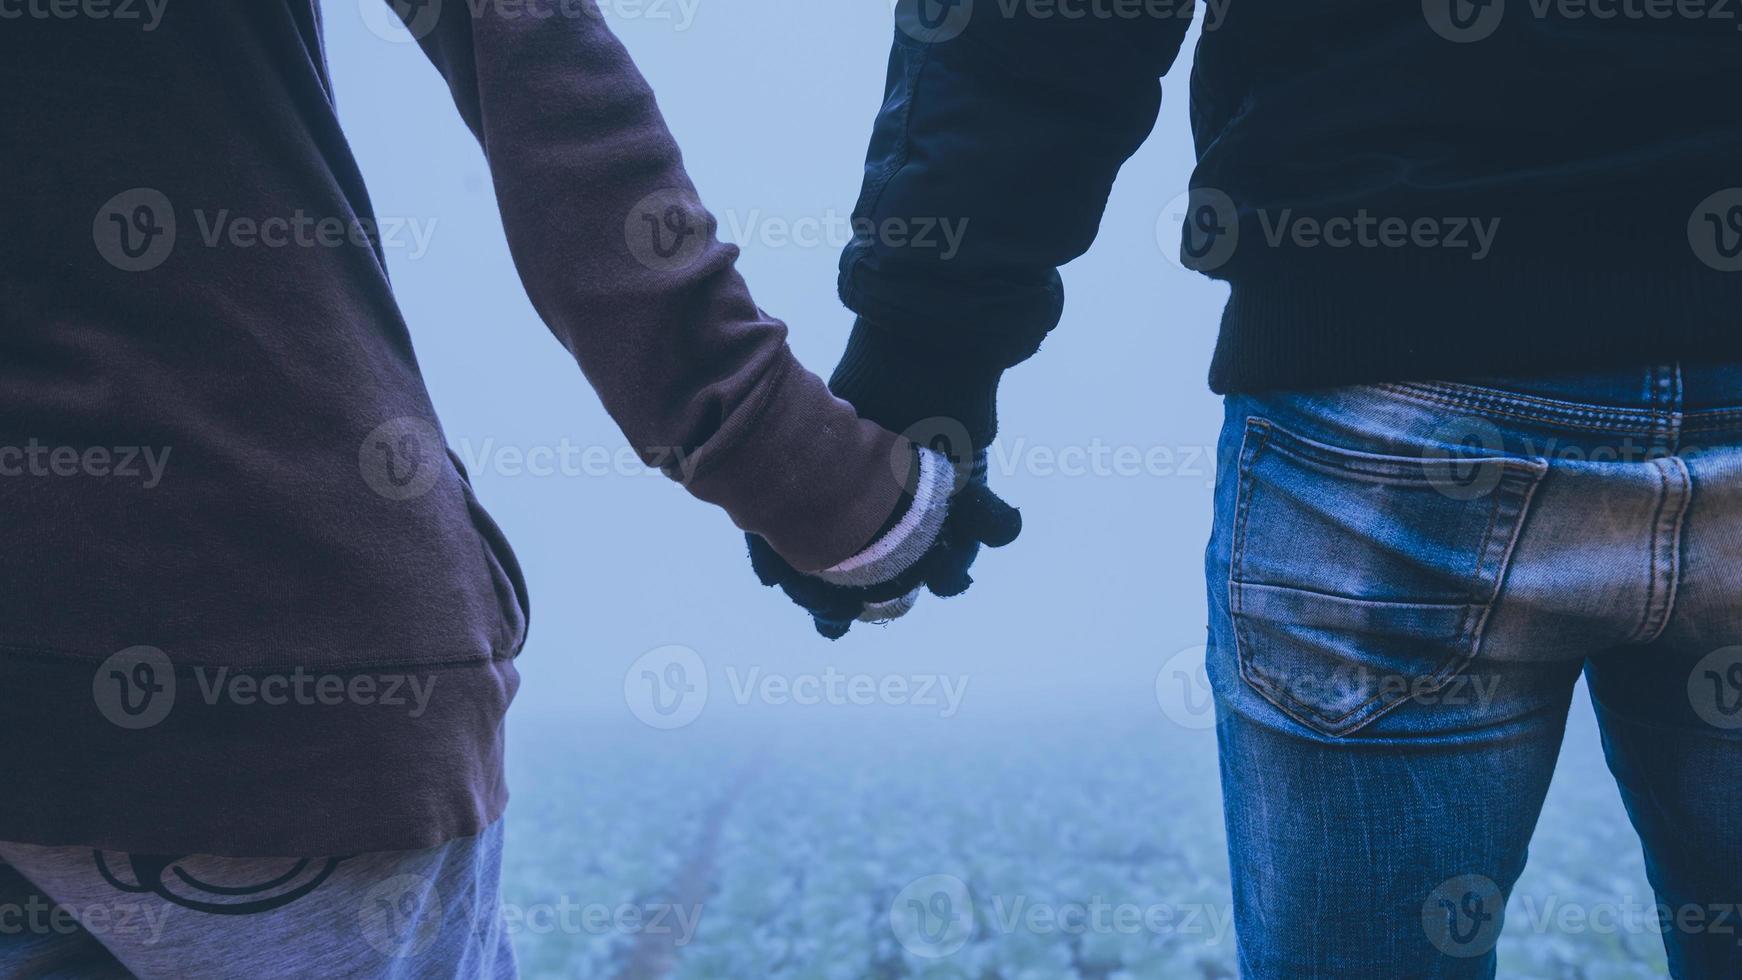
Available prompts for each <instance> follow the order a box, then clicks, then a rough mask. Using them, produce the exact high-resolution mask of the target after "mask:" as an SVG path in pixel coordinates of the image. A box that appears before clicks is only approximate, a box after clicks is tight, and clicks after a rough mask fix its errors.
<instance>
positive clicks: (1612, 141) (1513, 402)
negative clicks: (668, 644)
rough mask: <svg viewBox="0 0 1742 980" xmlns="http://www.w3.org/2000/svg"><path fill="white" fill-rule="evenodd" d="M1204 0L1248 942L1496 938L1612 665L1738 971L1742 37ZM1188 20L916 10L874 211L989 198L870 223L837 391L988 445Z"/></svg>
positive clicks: (1650, 840) (903, 422) (1672, 931)
mask: <svg viewBox="0 0 1742 980" xmlns="http://www.w3.org/2000/svg"><path fill="white" fill-rule="evenodd" d="M1199 13H1200V14H1201V17H1200V18H1199V19H1201V20H1202V21H1203V30H1202V35H1201V40H1200V42H1199V43H1198V47H1197V54H1196V61H1195V65H1194V67H1193V71H1192V78H1191V100H1192V105H1191V122H1192V127H1193V135H1194V137H1195V139H1196V144H1197V150H1198V164H1197V169H1196V172H1195V174H1194V176H1193V179H1192V182H1191V187H1190V189H1189V191H1188V192H1187V193H1184V194H1182V195H1180V197H1179V198H1178V199H1177V200H1176V202H1175V204H1174V205H1173V206H1171V207H1170V209H1169V214H1168V215H1167V216H1166V217H1167V218H1169V219H1171V221H1172V222H1173V224H1174V225H1175V226H1176V227H1177V231H1178V233H1179V242H1180V247H1179V251H1180V255H1181V260H1182V261H1183V262H1184V264H1186V265H1187V266H1188V267H1190V268H1193V269H1196V270H1198V271H1201V272H1204V273H1206V274H1208V275H1211V276H1213V277H1214V278H1217V279H1219V280H1222V281H1224V282H1226V283H1227V284H1228V286H1229V290H1230V293H1229V299H1228V304H1227V307H1226V311H1225V313H1224V316H1223V319H1222V325H1221V333H1220V337H1219V340H1218V343H1217V348H1216V353H1215V358H1214V361H1213V363H1212V365H1211V368H1210V384H1211V387H1212V388H1213V389H1214V390H1216V391H1217V392H1219V393H1222V394H1223V395H1225V396H1226V409H1227V421H1226V425H1225V428H1224V430H1223V434H1222V437H1221V443H1220V450H1219V464H1220V469H1219V471H1218V482H1217V488H1216V520H1215V530H1214V534H1213V538H1212V541H1211V543H1210V547H1209V550H1208V554H1207V561H1206V574H1207V578H1208V586H1209V589H1208V594H1209V634H1210V645H1209V654H1208V669H1209V675H1210V680H1211V684H1212V687H1213V689H1214V692H1215V696H1216V706H1217V732H1218V739H1219V747H1220V752H1221V770H1222V784H1223V793H1224V798H1225V809H1226V817H1227V830H1228V844H1229V856H1230V862H1231V865H1232V873H1233V881H1234V908H1235V915H1236V919H1235V922H1236V928H1237V933H1238V944H1239V961H1240V968H1241V971H1242V974H1243V975H1244V976H1246V977H1250V978H1264V980H1268V978H1288V980H1305V978H1327V980H1328V978H1338V980H1346V978H1396V977H1410V978H1463V977H1490V976H1493V975H1494V974H1495V970H1496V957H1495V952H1494V950H1495V944H1496V941H1497V938H1498V936H1499V934H1500V931H1501V928H1502V926H1503V923H1504V912H1505V905H1506V901H1507V898H1508V896H1509V894H1510V892H1511V889H1512V887H1513V885H1514V883H1515V882H1516V881H1517V880H1518V876H1519V873H1520V871H1521V870H1522V869H1523V867H1524V863H1525V854H1526V850H1527V846H1528V844H1529V840H1530V836H1531V831H1532V829H1533V827H1534V825H1535V822H1536V819H1537V816H1538V812H1539V810H1540V808H1541V804H1542V800H1543V795H1544V793H1545V791H1546V790H1547V788H1548V785H1549V779H1550V776H1551V774H1552V772H1553V769H1554V764H1555V757H1556V753H1557V751H1558V747H1559V745H1560V741H1561V736H1562V732H1563V727H1564V724H1565V720H1566V716H1567V710H1568V706H1569V703H1570V699H1571V697H1572V694H1573V690H1574V685H1575V682H1576V681H1577V680H1578V678H1579V677H1580V676H1581V674H1583V675H1585V676H1586V677H1587V678H1588V680H1589V687H1590V691H1591V694H1592V697H1593V699H1594V700H1595V704H1596V709H1597V716H1598V718H1599V720H1600V722H1601V726H1602V731H1603V739H1604V747H1605V750H1606V752H1607V755H1608V759H1609V764H1610V767H1611V769H1612V770H1613V773H1614V776H1615V779H1616V781H1617V783H1618V784H1619V785H1620V787H1621V790H1622V795H1623V798H1624V799H1625V801H1626V804H1627V808H1628V812H1629V813H1630V814H1631V816H1632V819H1633V822H1634V824H1635V826H1636V828H1637V830H1638V833H1639V836H1640V839H1641V841H1642V842H1643V844H1644V847H1645V852H1646V859H1647V860H1646V864H1647V869H1648V872H1649V877H1650V880H1651V883H1652V885H1653V887H1654V888H1655V889H1656V892H1657V900H1658V909H1657V914H1656V919H1657V922H1658V924H1659V925H1660V926H1661V928H1662V931H1663V937H1664V943H1665V946H1666V948H1667V950H1668V956H1669V963H1670V968H1671V971H1672V972H1673V973H1674V974H1675V976H1677V977H1681V978H1700V980H1706V978H1713V980H1715V978H1734V977H1738V976H1742V943H1739V941H1738V940H1739V939H1742V935H1739V934H1742V922H1738V910H1739V909H1742V565H1739V564H1738V561H1737V558H1738V557H1739V556H1742V169H1738V166H1737V161H1739V160H1742V103H1738V102H1737V100H1735V99H1734V98H1732V97H1731V96H1730V95H1729V94H1727V93H1728V92H1729V91H1731V90H1732V86H1730V85H1727V84H1726V83H1725V82H1724V81H1723V80H1722V78H1721V77H1720V76H1721V75H1723V74H1725V73H1727V72H1732V71H1733V66H1734V65H1735V64H1737V62H1738V58H1739V57H1742V35H1739V34H1738V33H1737V32H1736V31H1735V30H1734V25H1733V24H1732V23H1731V22H1730V21H1729V20H1728V19H1726V18H1722V17H1705V16H1701V15H1700V14H1699V13H1698V12H1693V11H1690V10H1688V9H1686V8H1679V9H1676V10H1667V11H1666V10H1662V9H1660V10H1658V11H1655V12H1651V11H1642V10H1635V11H1633V12H1631V13H1628V14H1625V15H1620V16H1613V17H1609V16H1604V17H1598V16H1588V15H1587V14H1589V11H1586V10H1584V9H1583V8H1582V7H1581V8H1579V9H1574V8H1572V7H1570V6H1566V5H1562V6H1555V5H1540V4H1531V5H1528V6H1527V5H1522V4H1513V5H1506V4H1501V3H1486V4H1482V3H1467V2H1464V0H1427V2H1425V3H1421V4H1407V3H1405V4H1399V3H1381V2H1378V0H1333V2H1328V3H1315V4H1300V3H1284V2H1280V0H1269V2H1266V0H1255V2H1250V3H1235V4H1232V5H1226V4H1210V5H1207V6H1205V7H1204V8H1203V9H1202V10H1201V11H1199ZM1192 16H1193V9H1192V5H1191V4H1190V3H1169V2H1158V3H1129V4H1118V3H1101V4H1091V3H1070V2H1063V3H1058V4H1052V3H1048V4H1031V3H1020V2H1017V3H1005V2H999V3H991V2H984V0H983V2H979V3H975V2H973V0H901V2H899V3H898V4H897V5H896V18H897V26H898V28H899V29H898V31H897V34H896V38H895V45H894V50H893V54H892V56H891V59H890V65H889V75H888V83H887V90H886V93H885V98H884V101H883V106H882V109H881V112H880V113H879V115H878V116H877V119H876V123H875V127H874V130H873V135H872V140H871V147H870V153H869V156H868V159H867V164H866V171H865V182H864V190H863V193H862V195H861V198H860V201H859V204H858V208H857V210H856V213H855V223H856V226H857V227H861V228H877V227H881V226H882V225H883V223H884V222H886V221H891V220H897V219H899V220H906V221H909V222H915V221H920V220H924V219H927V218H930V219H933V220H935V219H938V218H948V219H950V220H953V221H957V222H965V223H966V228H967V231H966V234H965V235H964V236H963V239H962V241H961V243H960V247H959V248H958V249H956V250H955V251H954V252H953V253H952V254H949V255H945V254H942V253H941V252H940V251H939V250H937V249H928V248H925V247H923V245H920V244H915V243H906V242H892V241H889V240H887V239H885V238H879V237H878V236H876V235H872V234H866V235H862V236H860V237H859V238H857V239H856V240H855V241H854V242H853V243H852V245H851V246H850V247H849V248H848V249H847V251H846V253H845V255H844V256H843V258H842V262H841V277H840V288H841V295H842V298H843V299H844V301H845V302H846V303H847V305H848V306H850V307H851V308H852V309H853V310H855V311H856V312H857V313H858V314H859V320H858V323H857V325H856V326H855V328H854V331H853V334H852V336H851V338H850V340H849V342H848V345H847V351H846V353H845V355H844V357H843V359H842V361H841V364H840V365H839V367H838V368H837V369H836V371H835V374H834V377H833V379H832V381H831V387H832V388H833V390H834V391H835V393H836V394H838V395H840V396H842V397H843V398H845V399H847V400H848V401H850V402H851V403H852V404H853V405H854V406H855V407H856V408H858V410H859V411H860V413H861V414H862V415H863V416H864V417H866V418H868V419H871V420H873V421H876V422H878V423H879V424H881V425H883V426H885V427H886V428H888V429H890V430H892V431H899V432H906V433H908V434H909V435H911V436H913V437H915V438H916V439H918V440H919V441H921V442H925V443H927V444H932V445H939V446H946V447H948V449H949V450H950V453H951V456H952V458H953V459H954V460H955V461H956V462H957V463H958V465H959V466H961V467H963V468H968V467H971V464H972V463H973V461H974V460H975V459H976V458H977V457H978V456H979V455H980V454H981V453H983V452H984V451H985V447H986V446H987V445H988V444H989V442H990V441H991V440H992V439H993V437H994V436H995V434H996V432H997V416H996V408H995V406H996V393H997V387H998V383H999V379H1000V377H1001V376H1002V374H1003V372H1004V371H1005V370H1007V369H1008V368H1011V367H1013V366H1014V365H1016V364H1018V363H1020V362H1021V361H1023V360H1024V359H1026V358H1028V357H1029V356H1031V355H1033V354H1034V353H1035V352H1036V351H1037V350H1038V348H1039V347H1040V345H1041V342H1042V341H1043V340H1044V338H1045V336H1046V334H1047V332H1048V331H1049V330H1050V329H1052V327H1053V326H1054V325H1055V324H1056V323H1057V322H1058V319H1059V314H1060V310H1061V308H1062V304H1063V288H1062V280H1061V278H1060V276H1059V273H1058V267H1059V266H1062V265H1064V264H1065V263H1067V262H1069V261H1070V260H1071V259H1073V258H1075V257H1077V256H1078V255H1080V254H1082V252H1083V251H1085V250H1086V249H1087V248H1088V246H1089V244H1090V242H1091V241H1092V240H1093V238H1094V236H1095V232H1096V226H1097V224H1098V222H1099V219H1100V214H1101V211H1102V209H1103V208H1104V207H1105V205H1106V201H1107V195H1108V190H1109V188H1110V187H1111V185H1112V182H1113V179H1114V177H1115V175H1116V174H1117V172H1118V171H1119V169H1120V167H1121V165H1122V164H1123V163H1124V161H1125V160H1126V158H1127V157H1129V156H1130V155H1131V153H1132V152H1133V151H1135V150H1136V148H1137V147H1138V146H1139V145H1140V144H1141V143H1142V142H1143V140H1144V139H1145V138H1146V137H1147V135H1148V133H1149V130H1150V127H1151V126H1152V125H1153V124H1154V121H1155V119H1156V115H1157V111H1158V107H1159V104H1160V94H1161V92H1160V85H1159V79H1160V77H1161V76H1162V75H1163V74H1164V73H1165V72H1167V70H1168V69H1169V67H1170V65H1171V64H1172V63H1173V61H1174V59H1175V57H1176V55H1177V53H1178V51H1179V49H1180V47H1181V44H1182V43H1183V40H1184V38H1185V36H1186V33H1187V30H1188V27H1189V25H1190V22H1191V19H1192ZM1720 66H1723V67H1720ZM1163 224H1164V226H1165V225H1166V222H1164V223H1163ZM1131 273H1132V275H1134V276H1141V275H1145V274H1146V269H1145V266H1144V264H1143V263H1142V262H1141V261H1140V260H1135V259H1134V260H1133V262H1132V264H1131ZM1156 320H1157V321H1158V322H1159V325H1160V326H1161V328H1162V329H1181V328H1182V327H1181V326H1180V325H1178V324H1175V323H1173V322H1171V321H1170V320H1169V319H1168V317H1167V314H1166V311H1165V310H1163V311H1158V312H1157V316H1156ZM1125 326H1130V325H1125ZM1140 326H1141V327H1142V328H1144V329H1152V328H1153V327H1152V325H1151V324H1142V325H1140ZM970 471H971V470H970ZM801 598H803V597H801ZM1613 897H1616V898H1618V897H1620V896H1613Z"/></svg>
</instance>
